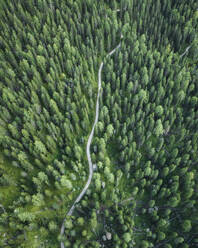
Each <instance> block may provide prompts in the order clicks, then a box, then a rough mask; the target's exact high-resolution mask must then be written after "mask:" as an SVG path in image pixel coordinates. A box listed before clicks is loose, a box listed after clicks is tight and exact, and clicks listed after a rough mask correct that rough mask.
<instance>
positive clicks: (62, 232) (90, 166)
mask: <svg viewBox="0 0 198 248" xmlns="http://www.w3.org/2000/svg"><path fill="white" fill-rule="evenodd" d="M122 37H123V36H121V38H122ZM120 45H121V43H119V45H118V46H117V47H116V48H114V49H113V50H112V51H111V52H109V53H108V54H107V56H106V58H107V57H109V56H111V55H112V54H113V53H114V52H115V51H116V50H117V49H118V48H119V47H120ZM103 65H104V63H103V62H102V63H101V64H100V68H99V71H98V95H97V101H96V116H95V121H94V124H93V126H92V130H91V133H90V135H89V138H88V141H87V147H86V153H87V160H88V163H89V177H88V180H87V182H86V184H85V186H84V188H83V189H82V191H81V193H80V194H79V195H78V197H77V198H76V200H75V202H74V203H73V205H72V206H71V208H70V210H69V212H68V213H67V216H71V215H72V213H73V211H74V209H75V205H76V203H78V202H79V201H80V200H81V198H82V197H83V196H84V194H85V193H86V191H87V189H88V187H89V185H90V183H91V180H92V176H93V164H92V161H91V154H90V145H91V141H92V139H93V135H94V129H95V126H96V124H97V122H98V116H99V98H100V90H101V84H102V83H101V73H102V68H103ZM65 220H66V218H65V219H64V220H63V223H62V226H61V235H63V234H64V231H65V225H64V223H65ZM61 248H65V246H64V243H63V242H61Z"/></svg>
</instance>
